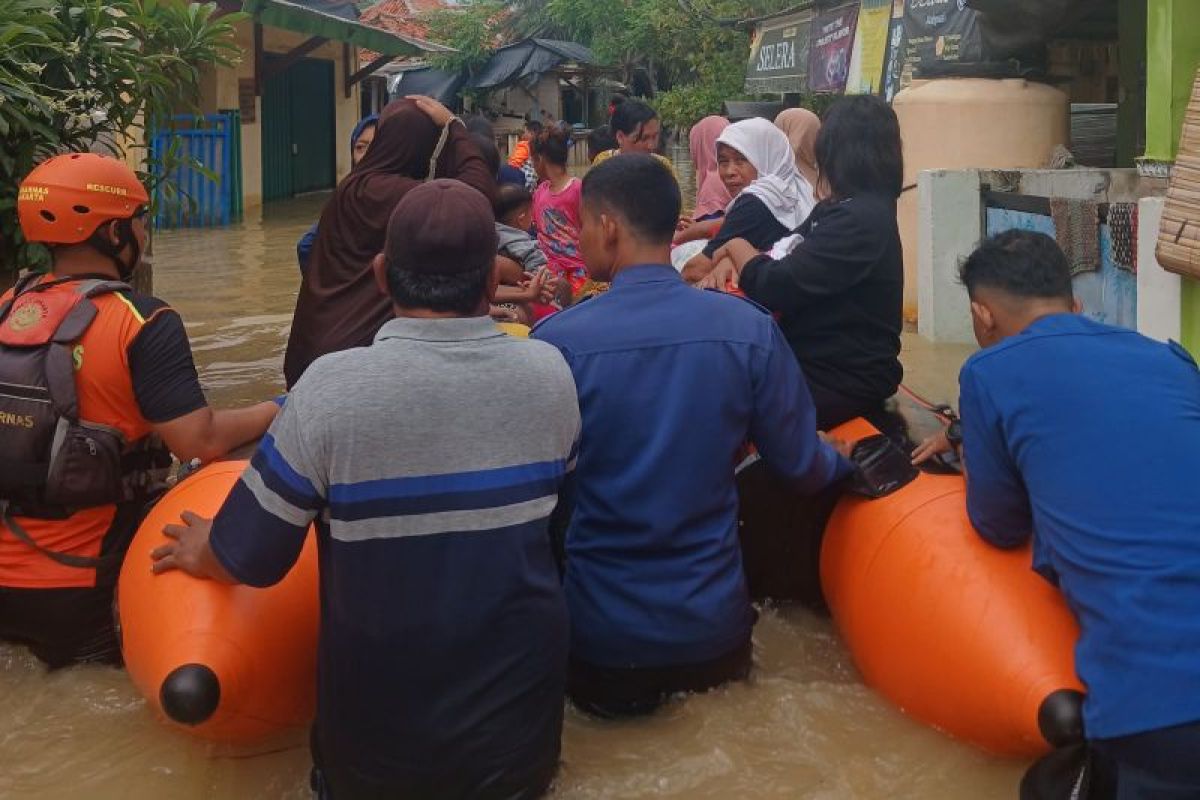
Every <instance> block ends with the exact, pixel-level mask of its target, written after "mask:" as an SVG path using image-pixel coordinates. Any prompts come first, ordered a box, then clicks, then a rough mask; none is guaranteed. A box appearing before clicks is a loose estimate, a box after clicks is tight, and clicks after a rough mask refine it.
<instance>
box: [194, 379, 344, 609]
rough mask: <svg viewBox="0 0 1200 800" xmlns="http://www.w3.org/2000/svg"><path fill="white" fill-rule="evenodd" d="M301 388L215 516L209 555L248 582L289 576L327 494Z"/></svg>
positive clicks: (270, 582) (275, 580)
mask: <svg viewBox="0 0 1200 800" xmlns="http://www.w3.org/2000/svg"><path fill="white" fill-rule="evenodd" d="M302 386H303V384H299V385H298V386H297V390H296V391H293V392H292V394H291V395H289V397H288V400H287V402H286V403H284V406H283V409H282V410H281V411H280V412H279V416H277V417H276V418H275V422H274V423H273V424H272V425H271V428H270V430H268V431H267V435H266V436H264V437H263V439H262V441H261V442H260V443H259V445H258V450H257V451H255V453H254V457H253V458H252V459H251V460H250V465H249V466H248V467H247V468H246V471H245V472H244V473H242V477H241V478H240V479H238V482H237V483H236V484H235V485H234V487H233V491H231V492H230V493H229V497H228V498H227V499H226V500H225V503H224V505H222V506H221V510H220V511H219V512H217V516H216V519H214V520H213V528H212V535H211V538H210V539H209V542H210V545H211V547H212V550H213V554H214V555H215V556H216V558H217V560H218V561H219V562H221V566H223V567H224V568H225V570H226V571H227V572H228V573H229V574H230V575H232V576H233V577H234V578H236V579H237V580H238V581H240V582H242V583H245V584H249V585H250V586H258V587H263V586H272V585H274V584H276V583H278V582H279V581H281V580H282V579H283V577H284V576H285V575H287V573H288V570H290V569H291V568H292V565H294V564H295V563H296V559H298V558H299V557H300V550H301V548H303V546H304V539H305V537H306V536H307V535H308V526H309V524H310V523H312V521H313V519H314V518H315V517H316V516H317V514H318V513H320V511H321V510H322V509H323V508H324V507H325V503H326V497H327V496H328V488H329V487H328V481H327V475H328V472H327V470H326V469H325V467H324V462H323V461H322V460H321V459H322V453H323V448H322V447H321V444H320V441H319V438H320V434H319V431H320V430H321V429H322V428H321V426H319V425H311V424H308V425H306V424H305V423H304V410H303V405H304V398H303V391H302V390H301V387H302Z"/></svg>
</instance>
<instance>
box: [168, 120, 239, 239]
mask: <svg viewBox="0 0 1200 800" xmlns="http://www.w3.org/2000/svg"><path fill="white" fill-rule="evenodd" d="M241 130H242V126H241V115H240V114H239V112H238V111H237V110H231V111H222V112H220V113H217V114H208V115H204V116H187V115H185V116H176V117H172V118H171V119H170V121H169V122H168V123H167V124H165V125H163V126H160V127H159V128H158V129H156V130H155V131H154V132H153V134H152V136H151V137H150V153H151V163H154V164H159V165H162V164H164V163H165V164H169V165H170V168H169V169H167V171H166V173H165V174H160V175H157V176H156V178H157V181H156V184H155V190H154V201H155V202H154V207H155V215H154V225H155V227H156V228H159V229H163V228H206V227H209V228H210V227H216V226H220V225H228V224H230V223H231V222H237V221H239V220H240V219H241V217H242V141H241ZM159 169H160V170H161V169H163V167H161V166H160V167H159Z"/></svg>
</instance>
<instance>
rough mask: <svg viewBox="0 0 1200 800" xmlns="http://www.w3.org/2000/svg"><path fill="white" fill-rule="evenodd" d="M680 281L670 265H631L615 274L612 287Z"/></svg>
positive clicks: (676, 272) (677, 273)
mask: <svg viewBox="0 0 1200 800" xmlns="http://www.w3.org/2000/svg"><path fill="white" fill-rule="evenodd" d="M671 280H674V281H681V280H683V278H681V277H679V272H678V271H676V269H675V268H674V267H672V266H671V265H670V264H631V265H630V266H628V267H626V268H625V269H623V270H621V271H620V272H618V273H617V277H615V278H613V282H612V285H613V286H623V285H624V284H627V283H630V284H633V283H656V282H658V281H671Z"/></svg>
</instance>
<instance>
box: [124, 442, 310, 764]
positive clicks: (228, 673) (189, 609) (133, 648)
mask: <svg viewBox="0 0 1200 800" xmlns="http://www.w3.org/2000/svg"><path fill="white" fill-rule="evenodd" d="M245 467H246V462H245V461H221V462H216V463H213V464H210V465H208V466H206V467H204V468H203V469H201V470H199V471H198V472H196V473H195V474H193V475H191V476H189V477H188V478H185V479H184V480H182V481H180V483H179V484H178V485H177V486H175V487H174V488H172V489H171V490H170V491H169V492H167V494H166V495H165V496H164V497H163V498H162V499H161V500H160V501H159V502H158V504H157V505H156V506H155V507H154V509H153V510H152V511H151V512H150V514H149V516H147V517H146V519H145V521H144V522H143V523H142V525H141V528H139V529H138V532H137V535H136V536H135V537H134V539H133V543H132V544H131V545H130V548H129V554H128V555H127V556H126V559H125V564H124V566H123V567H122V569H121V577H120V583H119V584H118V589H117V591H118V595H117V606H118V613H119V619H120V625H121V637H122V650H123V652H124V655H125V666H126V668H127V669H128V671H129V676H130V678H132V679H133V682H134V684H135V685H136V686H137V688H138V690H139V691H140V692H141V693H142V694H143V695H144V696H145V697H146V700H147V701H148V702H149V703H150V705H151V706H152V707H153V708H154V709H155V710H156V711H157V712H158V713H159V715H160V716H162V717H164V718H166V719H167V720H168V721H169V722H170V723H171V724H172V725H173V726H174V727H176V728H180V729H182V730H184V731H186V732H188V733H190V734H193V735H195V736H198V737H200V738H203V739H209V740H213V741H220V742H230V743H235V744H245V743H251V742H256V741H261V740H263V739H266V738H268V737H271V736H272V735H274V734H278V733H281V732H284V731H286V730H289V729H303V728H306V727H307V726H308V724H309V723H310V722H311V720H312V716H313V711H314V708H315V702H316V657H317V622H318V616H319V609H318V601H317V554H316V544H315V537H314V536H312V535H310V536H309V537H308V540H307V541H306V542H305V545H304V550H303V551H302V552H301V554H300V559H299V561H298V562H297V563H296V566H294V567H293V568H292V570H291V572H289V573H288V574H287V576H286V577H285V578H284V579H283V580H282V581H281V582H280V583H278V584H276V585H275V586H272V587H270V588H268V589H254V588H252V587H249V586H228V585H225V584H221V583H217V582H215V581H209V580H199V579H197V578H193V577H191V576H190V575H187V574H185V573H183V572H180V571H171V572H167V573H164V574H162V575H154V574H152V573H151V571H150V563H151V562H150V551H152V550H153V549H154V548H156V547H158V546H159V545H161V544H163V543H165V542H166V541H167V539H166V537H165V536H163V533H162V529H163V526H165V525H169V524H172V523H178V522H179V521H180V513H181V512H183V511H185V510H187V511H194V512H196V513H197V514H199V515H201V516H203V517H212V516H213V515H215V514H216V512H217V510H218V509H219V508H220V507H221V503H222V502H224V500H225V497H226V495H228V494H229V492H230V490H231V489H232V488H233V485H234V483H236V482H237V479H238V477H239V476H241V474H242V470H244V469H245ZM245 533H246V535H247V536H253V535H254V532H253V531H246V532H245Z"/></svg>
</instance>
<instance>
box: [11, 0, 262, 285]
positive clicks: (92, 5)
mask: <svg viewBox="0 0 1200 800" xmlns="http://www.w3.org/2000/svg"><path fill="white" fill-rule="evenodd" d="M244 18H245V16H244V15H242V14H226V15H223V16H221V15H218V14H217V12H216V4H215V3H205V4H200V3H186V2H182V0H109V1H107V2H105V1H103V0H5V1H4V2H3V3H0V140H2V146H0V273H2V272H5V271H8V272H11V271H13V270H17V269H22V268H33V269H39V268H44V267H45V266H46V265H47V264H48V261H49V255H48V253H47V252H46V251H45V249H44V248H42V247H41V246H39V245H31V244H29V243H27V242H25V241H24V239H23V237H22V236H21V232H20V225H19V223H18V221H17V216H16V193H17V187H18V185H19V184H20V182H21V180H22V179H23V178H24V177H25V176H26V175H27V174H29V172H30V170H32V169H33V167H34V165H36V164H37V163H38V162H40V161H42V160H43V159H45V158H47V157H49V156H51V155H54V154H55V153H60V152H67V151H72V150H75V151H78V150H87V149H93V150H95V149H104V150H107V151H109V152H111V153H113V154H115V155H124V156H127V157H129V158H131V159H132V160H134V161H135V162H136V163H137V164H138V165H139V167H140V168H141V169H140V170H139V174H140V175H141V177H142V179H143V180H144V181H145V182H146V183H147V185H148V187H149V188H151V189H153V188H154V186H153V184H154V182H155V181H157V180H160V179H159V178H156V177H155V176H161V175H166V174H169V173H170V171H171V170H172V169H173V168H174V167H175V166H178V164H179V156H178V154H177V153H176V152H174V151H171V150H169V151H168V152H166V153H164V154H161V156H160V160H159V163H155V164H152V163H150V161H149V153H148V152H147V150H146V148H145V147H144V145H143V144H142V143H143V141H144V138H145V134H146V129H147V126H148V125H151V126H152V125H154V124H156V123H158V124H166V123H165V122H163V121H165V120H169V119H170V117H171V115H172V114H178V113H188V112H191V111H194V110H195V109H196V108H197V106H198V103H199V98H200V75H201V70H202V69H204V68H205V67H206V66H214V65H232V64H234V63H236V61H237V59H238V58H239V56H240V50H239V49H238V48H237V46H236V45H235V44H234V41H233V35H232V34H233V26H234V24H235V23H236V22H238V21H239V20H241V19H244Z"/></svg>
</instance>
